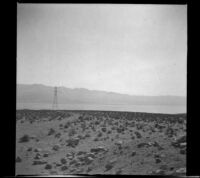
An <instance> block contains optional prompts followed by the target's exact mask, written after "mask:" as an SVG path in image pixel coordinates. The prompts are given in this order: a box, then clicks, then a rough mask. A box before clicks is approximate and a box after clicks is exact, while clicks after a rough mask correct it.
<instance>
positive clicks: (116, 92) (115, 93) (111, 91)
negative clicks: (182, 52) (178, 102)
mask: <svg viewBox="0 0 200 178" xmlns="http://www.w3.org/2000/svg"><path fill="white" fill-rule="evenodd" d="M16 84H17V85H43V86H46V87H58V88H61V87H63V88H68V89H72V90H73V89H85V90H89V91H100V92H108V93H115V94H122V95H129V96H147V97H148V96H149V97H184V98H187V96H185V95H169V94H168V95H142V94H139V95H138V94H127V93H118V92H114V91H107V90H96V89H94V90H93V89H88V88H83V87H75V88H71V87H67V86H62V85H60V86H58V85H56V86H55V85H54V86H52V85H46V84H41V83H32V84H24V83H16Z"/></svg>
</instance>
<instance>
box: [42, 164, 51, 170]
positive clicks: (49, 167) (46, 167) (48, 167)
mask: <svg viewBox="0 0 200 178" xmlns="http://www.w3.org/2000/svg"><path fill="white" fill-rule="evenodd" d="M44 168H45V169H52V165H51V164H46V166H45V167H44Z"/></svg>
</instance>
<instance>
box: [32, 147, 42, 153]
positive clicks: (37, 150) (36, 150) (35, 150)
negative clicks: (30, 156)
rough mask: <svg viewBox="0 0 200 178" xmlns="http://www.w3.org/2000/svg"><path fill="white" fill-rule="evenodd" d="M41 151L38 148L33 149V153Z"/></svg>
mask: <svg viewBox="0 0 200 178" xmlns="http://www.w3.org/2000/svg"><path fill="white" fill-rule="evenodd" d="M41 151H42V149H40V148H35V149H34V152H41Z"/></svg>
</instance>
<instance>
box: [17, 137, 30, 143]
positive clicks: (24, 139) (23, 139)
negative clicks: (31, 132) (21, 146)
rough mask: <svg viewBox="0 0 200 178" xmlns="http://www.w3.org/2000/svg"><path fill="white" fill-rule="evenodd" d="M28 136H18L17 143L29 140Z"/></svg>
mask: <svg viewBox="0 0 200 178" xmlns="http://www.w3.org/2000/svg"><path fill="white" fill-rule="evenodd" d="M29 140H30V137H29V136H28V135H24V136H22V137H21V138H20V140H19V143H24V142H29Z"/></svg>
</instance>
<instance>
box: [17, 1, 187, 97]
mask: <svg viewBox="0 0 200 178" xmlns="http://www.w3.org/2000/svg"><path fill="white" fill-rule="evenodd" d="M186 67H187V6H186V5H123V4H121V5H117V4H116V5H111V4H110V5H106V4H105V5H103V4H101V5H98V4H91V5H86V4H85V5H81V4H79V5H75V4H59V5H58V4H48V5H47V4H18V9H17V83H23V84H33V83H40V84H45V85H51V86H66V87H70V88H88V89H94V90H106V91H113V92H119V93H127V94H136V95H183V96H186V74H187V71H186Z"/></svg>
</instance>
